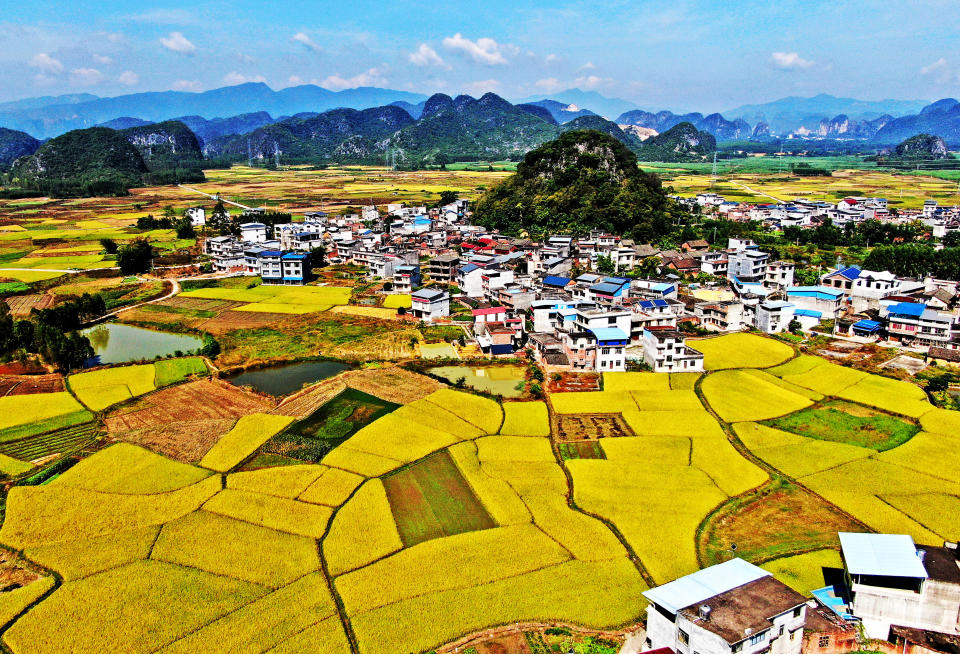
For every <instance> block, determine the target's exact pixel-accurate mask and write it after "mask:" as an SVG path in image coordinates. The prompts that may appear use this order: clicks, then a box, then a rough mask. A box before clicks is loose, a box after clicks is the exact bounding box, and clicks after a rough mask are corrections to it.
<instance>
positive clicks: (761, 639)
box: [750, 631, 767, 645]
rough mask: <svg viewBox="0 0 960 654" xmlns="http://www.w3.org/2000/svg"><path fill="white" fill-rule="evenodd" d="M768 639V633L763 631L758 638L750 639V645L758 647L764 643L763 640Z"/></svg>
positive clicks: (752, 637)
mask: <svg viewBox="0 0 960 654" xmlns="http://www.w3.org/2000/svg"><path fill="white" fill-rule="evenodd" d="M766 637H767V632H765V631H761V632H760V633H759V634H757V635H756V636H751V637H750V644H751V645H756V644H757V643H762V642H763V639H764V638H766Z"/></svg>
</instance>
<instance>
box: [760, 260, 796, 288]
mask: <svg viewBox="0 0 960 654" xmlns="http://www.w3.org/2000/svg"><path fill="white" fill-rule="evenodd" d="M795 268H796V266H795V265H794V264H792V263H790V262H789V261H771V262H769V263H768V264H767V270H766V272H764V275H763V284H764V286H770V287H772V288H786V287H787V286H793V272H794V269H795Z"/></svg>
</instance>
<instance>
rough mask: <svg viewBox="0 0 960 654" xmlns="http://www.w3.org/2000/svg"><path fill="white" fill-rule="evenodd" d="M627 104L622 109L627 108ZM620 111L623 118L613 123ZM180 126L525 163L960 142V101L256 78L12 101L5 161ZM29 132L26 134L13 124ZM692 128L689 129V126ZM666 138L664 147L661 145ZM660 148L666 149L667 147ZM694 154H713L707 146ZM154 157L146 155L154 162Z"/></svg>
mask: <svg viewBox="0 0 960 654" xmlns="http://www.w3.org/2000/svg"><path fill="white" fill-rule="evenodd" d="M617 110H622V111H617ZM611 117H615V120H609V119H610V118H611ZM166 121H178V122H179V123H182V124H183V125H185V126H186V127H187V128H189V130H190V131H191V132H193V134H194V135H195V136H196V139H197V143H198V144H199V146H200V148H201V150H202V152H203V154H204V156H206V157H207V158H211V157H218V158H219V157H223V158H228V159H231V160H242V159H247V158H248V157H250V158H253V159H257V160H267V159H271V158H276V157H277V156H278V155H279V156H280V157H281V159H282V160H283V161H294V160H303V161H323V160H331V161H332V160H336V159H338V158H343V159H353V160H367V161H373V160H380V161H382V160H384V158H385V157H387V156H392V155H390V154H389V153H390V152H391V151H394V152H396V153H397V154H398V155H399V156H400V157H401V159H402V160H403V159H405V160H407V161H411V162H416V161H420V162H427V163H430V162H436V161H441V160H442V159H446V160H448V161H455V160H464V159H467V158H476V159H493V158H506V157H510V158H516V157H518V156H520V155H522V154H523V153H524V152H526V151H527V150H529V149H531V148H533V147H537V146H538V145H539V144H541V143H543V142H545V141H546V140H549V139H550V138H555V137H556V136H557V135H558V134H560V133H562V132H565V131H569V130H571V129H583V128H591V129H598V130H599V131H602V132H604V133H606V134H609V135H611V136H614V137H615V138H617V139H618V140H620V141H621V142H623V143H624V144H626V145H627V146H628V147H629V148H631V149H632V150H634V151H635V152H636V153H637V154H638V156H641V158H644V157H643V155H641V153H640V150H641V148H643V147H647V148H648V154H649V152H650V151H651V150H650V148H651V147H653V145H652V144H651V143H648V142H647V141H648V140H649V139H651V138H652V137H656V136H657V135H658V134H662V133H664V132H668V131H669V130H671V129H672V128H674V127H676V126H678V125H682V124H689V125H690V126H691V127H692V128H693V130H694V131H696V132H700V133H703V134H708V135H709V136H710V137H711V139H705V138H701V137H700V136H692V135H691V134H687V137H689V138H686V139H685V140H689V141H697V142H698V143H703V144H705V145H706V146H707V149H710V148H711V147H712V141H716V142H720V143H723V142H730V141H744V140H759V141H764V140H766V141H769V140H771V139H774V138H784V137H797V138H806V139H823V140H841V141H842V140H856V141H861V142H864V143H866V144H873V143H875V144H876V145H877V147H878V148H880V147H883V146H886V145H892V144H896V143H899V142H901V141H903V140H904V139H906V138H908V137H910V136H913V135H915V134H918V133H929V134H932V135H935V136H939V137H941V138H943V139H944V140H945V142H946V143H947V145H948V146H952V147H958V146H960V103H958V102H957V100H954V99H952V98H947V99H944V100H939V101H937V102H935V103H933V104H929V105H926V104H925V103H923V102H920V101H912V100H882V101H861V100H855V99H850V98H839V97H835V96H831V95H825V94H823V95H819V96H815V97H812V98H797V97H791V98H782V99H780V100H776V101H774V102H769V103H766V104H756V105H745V106H743V107H739V108H737V109H733V110H731V111H728V112H725V113H724V114H720V113H712V114H708V115H704V114H702V113H700V112H691V113H680V114H678V113H674V112H672V111H659V112H651V111H646V110H644V109H639V108H637V107H636V106H635V105H633V104H632V103H630V102H627V101H625V100H621V99H617V98H606V97H604V96H602V95H600V94H598V93H596V92H594V91H581V90H579V89H568V90H566V91H562V92H560V93H557V94H552V95H551V96H550V97H547V98H544V97H534V98H526V99H525V100H524V101H521V102H519V103H517V104H513V103H510V102H508V101H506V100H504V99H503V98H501V97H499V96H497V95H495V94H492V93H488V94H486V95H484V96H483V97H481V98H472V97H469V96H466V95H461V96H457V97H456V98H451V97H450V96H447V95H444V94H436V95H433V96H431V97H429V98H427V97H425V96H422V95H419V94H416V93H408V92H405V91H394V90H390V89H380V88H373V87H365V88H357V89H348V90H345V91H339V92H335V91H330V90H327V89H324V88H321V87H318V86H314V85H303V86H297V87H291V88H287V89H283V90H281V91H274V90H272V89H271V88H270V87H268V86H267V85H265V84H260V83H250V84H241V85H238V86H231V87H224V88H220V89H214V90H211V91H206V92H203V93H187V92H181V91H167V92H159V93H135V94H130V95H125V96H118V97H114V98H98V97H96V96H92V95H90V94H83V93H81V94H71V95H61V96H46V97H40V98H27V99H23V100H17V101H13V102H6V103H2V104H0V127H6V128H9V129H8V130H5V131H4V132H2V133H0V167H4V166H9V165H11V164H12V160H13V159H15V158H16V156H20V155H22V154H31V153H32V151H33V150H36V148H37V147H39V143H37V142H36V140H35V139H34V137H40V138H41V139H44V138H49V137H50V136H53V135H58V134H61V133H63V132H66V131H69V130H71V129H73V128H85V127H88V126H103V127H108V128H112V129H118V130H129V129H131V128H136V127H146V126H150V125H155V124H157V123H165V122H166ZM9 130H19V131H9ZM688 131H689V130H688ZM661 145H662V144H661ZM657 147H660V146H657ZM698 148H699V146H697V148H692V149H689V151H685V152H684V153H683V154H682V155H681V156H683V157H694V158H695V157H697V156H702V154H703V152H702V151H701V149H698ZM141 154H143V153H141ZM149 159H150V157H149V156H146V157H145V161H146V162H147V163H148V164H149V163H150V161H149Z"/></svg>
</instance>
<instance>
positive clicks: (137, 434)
mask: <svg viewBox="0 0 960 654" xmlns="http://www.w3.org/2000/svg"><path fill="white" fill-rule="evenodd" d="M273 405H274V403H273V402H272V401H271V400H270V399H268V398H266V397H264V396H262V395H257V394H255V393H251V392H249V391H245V390H243V389H241V388H237V387H236V386H234V385H233V384H230V383H228V382H225V381H221V380H219V379H202V380H199V381H195V382H189V383H186V384H181V385H179V386H174V387H172V388H167V389H164V390H161V391H158V392H156V393H153V394H152V395H150V396H149V397H147V398H144V399H142V400H140V401H138V402H135V403H133V404H129V405H126V406H124V407H121V408H120V409H117V410H115V411H113V412H111V413H110V414H109V415H108V416H107V417H106V419H105V423H106V427H107V431H108V433H109V434H110V435H111V436H113V437H114V438H118V439H121V440H124V441H128V442H130V443H136V444H138V445H143V446H144V447H147V448H149V449H151V450H154V451H156V452H160V453H162V454H164V455H166V456H169V457H171V458H173V459H176V460H178V461H187V462H195V461H198V460H199V459H200V458H201V457H202V456H203V455H204V454H205V453H206V452H207V451H208V450H209V449H210V448H211V447H212V446H213V444H214V443H216V442H217V439H218V438H219V437H220V436H221V435H222V434H224V433H226V432H227V431H229V430H230V427H231V426H232V425H233V423H234V422H236V420H237V419H239V418H240V417H241V416H245V415H248V414H251V413H259V412H264V411H268V410H270V409H272V408H273Z"/></svg>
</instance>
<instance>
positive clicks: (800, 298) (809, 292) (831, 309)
mask: <svg viewBox="0 0 960 654" xmlns="http://www.w3.org/2000/svg"><path fill="white" fill-rule="evenodd" d="M787 301H788V302H792V303H793V304H794V306H796V308H797V309H810V310H811V311H819V312H820V315H821V316H822V318H823V319H824V320H835V319H836V318H837V316H838V315H839V314H840V311H841V309H842V307H843V291H841V290H840V289H836V288H830V287H827V286H789V287H787Z"/></svg>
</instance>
